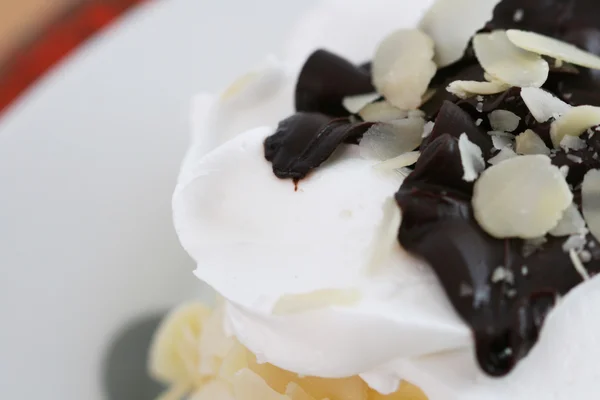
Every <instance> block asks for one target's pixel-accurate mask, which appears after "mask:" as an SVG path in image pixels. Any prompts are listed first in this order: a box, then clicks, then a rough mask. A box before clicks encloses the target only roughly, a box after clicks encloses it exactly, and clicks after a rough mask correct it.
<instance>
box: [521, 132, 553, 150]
mask: <svg viewBox="0 0 600 400" xmlns="http://www.w3.org/2000/svg"><path fill="white" fill-rule="evenodd" d="M515 150H516V151H517V153H518V154H522V155H533V154H543V155H546V156H547V155H549V154H550V149H549V148H548V146H546V143H544V141H543V140H542V138H541V137H539V136H538V134H537V133H535V132H534V131H532V130H531V129H527V130H526V131H525V132H523V133H521V134H520V135H519V136H517V139H516V148H515Z"/></svg>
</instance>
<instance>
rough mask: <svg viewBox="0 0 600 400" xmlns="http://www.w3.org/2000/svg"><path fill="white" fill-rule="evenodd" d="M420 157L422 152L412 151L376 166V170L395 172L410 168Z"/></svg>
mask: <svg viewBox="0 0 600 400" xmlns="http://www.w3.org/2000/svg"><path fill="white" fill-rule="evenodd" d="M419 156H421V152H419V151H410V152H408V153H404V154H402V155H400V156H398V157H395V158H391V159H389V160H386V161H383V162H381V163H379V164H377V165H375V167H374V168H375V169H378V170H386V171H390V170H394V169H400V168H404V167H409V166H411V165H413V164H414V163H416V162H417V160H418V159H419Z"/></svg>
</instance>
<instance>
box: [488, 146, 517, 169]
mask: <svg viewBox="0 0 600 400" xmlns="http://www.w3.org/2000/svg"><path fill="white" fill-rule="evenodd" d="M515 157H518V155H517V153H515V152H514V151H513V149H511V148H510V147H505V148H503V149H502V150H500V152H499V153H498V154H496V155H495V156H494V157H492V158H490V159H489V160H488V163H489V164H490V165H498V164H500V163H501V162H503V161H506V160H510V159H511V158H515Z"/></svg>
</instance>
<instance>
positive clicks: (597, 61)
mask: <svg viewBox="0 0 600 400" xmlns="http://www.w3.org/2000/svg"><path fill="white" fill-rule="evenodd" d="M506 35H507V36H508V39H509V40H510V41H511V42H512V43H513V44H514V45H515V46H518V47H520V48H521V49H524V50H527V51H531V52H533V53H536V54H541V55H543V56H548V57H552V58H555V59H557V60H560V61H566V62H568V63H571V64H575V65H579V66H582V67H586V68H592V69H600V57H598V56H596V55H594V54H592V53H589V52H587V51H585V50H582V49H580V48H578V47H576V46H573V45H572V44H569V43H566V42H563V41H562V40H558V39H555V38H551V37H548V36H544V35H540V34H539V33H535V32H528V31H520V30H517V29H509V30H508V31H506Z"/></svg>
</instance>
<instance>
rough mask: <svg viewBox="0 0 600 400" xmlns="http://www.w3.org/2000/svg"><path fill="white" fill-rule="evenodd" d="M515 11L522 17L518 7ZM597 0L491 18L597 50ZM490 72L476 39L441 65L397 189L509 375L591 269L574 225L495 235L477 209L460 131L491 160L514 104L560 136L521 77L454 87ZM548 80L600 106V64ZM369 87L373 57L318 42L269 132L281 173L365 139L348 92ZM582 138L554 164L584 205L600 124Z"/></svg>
mask: <svg viewBox="0 0 600 400" xmlns="http://www.w3.org/2000/svg"><path fill="white" fill-rule="evenodd" d="M519 10H520V11H519ZM518 11H519V13H521V12H522V18H515V15H516V14H517V12H518ZM599 11H600V2H598V0H527V1H526V0H504V1H502V2H501V3H500V4H499V5H498V6H497V7H496V9H495V11H494V15H493V18H492V20H491V21H490V22H488V23H487V24H486V26H485V27H484V28H483V30H485V31H491V30H494V29H510V28H518V29H523V30H529V31H534V32H538V33H542V34H545V35H548V36H552V37H555V38H558V39H561V40H564V41H566V42H570V43H573V44H575V45H577V46H579V47H581V48H583V49H585V50H588V51H590V52H592V53H595V54H598V55H600V19H599V18H598V12H599ZM551 65H552V62H551ZM483 78H484V77H483V70H482V68H481V67H480V66H479V64H478V63H477V60H476V59H475V57H474V55H473V51H472V48H471V47H470V46H469V47H467V49H466V50H465V53H464V55H463V58H462V59H461V60H459V61H457V62H456V63H454V64H452V65H450V66H448V67H445V68H442V69H440V70H439V71H438V72H437V74H436V76H435V77H434V79H433V80H432V82H431V87H434V88H438V90H437V92H436V94H435V95H434V96H433V98H432V99H431V100H430V101H428V102H427V103H426V104H425V105H424V106H423V107H422V110H423V111H424V112H425V113H426V115H427V116H428V117H429V118H430V119H432V120H435V125H434V129H433V131H432V132H431V134H430V136H429V137H428V138H426V139H425V140H424V142H423V143H422V145H421V147H420V151H421V156H420V158H419V160H418V162H417V163H416V165H415V166H414V170H413V172H412V173H411V174H410V175H409V176H408V177H407V178H406V180H405V181H404V183H403V184H402V186H401V187H400V189H399V191H398V192H397V193H396V201H397V203H398V205H399V207H400V208H401V209H402V214H403V218H402V224H401V226H400V228H399V232H398V240H399V242H400V243H401V244H402V246H403V247H404V248H405V249H407V250H408V251H409V252H411V253H412V254H414V255H415V256H417V257H420V258H422V259H424V260H425V261H427V262H428V263H429V265H431V267H432V268H433V270H434V271H435V272H436V275H437V276H438V278H439V280H440V282H441V284H442V286H443V288H444V290H445V292H446V294H447V295H448V298H449V299H450V301H451V302H452V304H453V306H454V308H455V309H456V310H457V312H458V313H459V315H460V316H461V317H462V318H463V319H464V320H465V321H466V322H467V323H468V324H469V325H470V327H471V328H472V331H473V336H474V339H475V348H476V355H477V360H478V362H479V364H480V366H481V368H482V369H483V370H484V371H485V372H487V373H488V374H490V375H492V376H502V375H505V374H507V373H509V372H510V371H511V370H512V368H514V366H515V365H516V363H517V362H518V361H519V360H520V359H522V358H523V357H525V356H526V355H527V354H528V352H529V351H530V350H531V348H532V347H533V346H534V344H535V342H536V341H537V339H538V336H539V333H540V330H541V328H542V326H543V323H544V320H545V318H546V316H547V315H548V313H549V312H550V310H551V309H552V308H553V307H554V305H555V303H556V301H557V298H559V297H560V296H563V295H565V294H566V293H568V292H569V291H570V290H571V289H572V288H573V287H575V286H576V285H578V284H580V283H581V282H582V280H583V278H582V276H581V275H580V273H579V272H578V271H577V270H576V269H575V268H574V266H573V264H572V261H571V259H570V255H569V252H568V251H565V249H564V244H565V241H566V240H567V239H568V238H567V237H552V236H549V235H548V236H547V237H546V238H544V239H543V240H544V241H542V242H538V243H533V242H532V241H525V240H522V239H511V238H509V239H503V240H501V239H495V238H493V237H491V236H490V235H488V234H487V233H486V232H485V231H484V230H483V229H482V228H481V227H480V226H479V225H478V224H477V222H476V220H475V219H474V217H473V209H472V206H471V198H472V195H473V183H472V182H466V181H464V180H463V178H462V177H463V175H464V171H463V166H462V162H461V154H460V150H459V147H458V139H459V137H460V136H461V135H462V134H463V133H464V134H466V135H467V137H468V138H469V140H470V141H471V142H473V143H475V144H477V145H478V146H479V147H480V148H481V149H482V152H483V155H484V158H485V160H486V161H487V160H489V159H490V158H491V157H493V156H494V155H495V154H497V152H498V150H496V149H495V148H494V147H493V144H492V141H491V137H490V135H489V134H488V133H487V132H488V131H490V130H491V126H490V122H489V119H488V116H487V114H488V113H489V112H491V111H493V110H496V109H503V110H509V111H511V112H513V113H515V114H517V115H518V116H519V117H520V118H521V122H520V125H519V127H518V129H517V130H515V134H517V133H520V132H523V131H524V130H525V129H532V130H533V131H535V132H536V133H537V134H538V135H539V136H540V137H541V138H542V139H543V140H544V141H545V142H546V144H547V145H548V147H550V148H552V142H551V140H550V134H549V131H550V124H551V122H552V120H551V121H548V122H545V123H538V122H537V121H536V120H535V119H534V118H533V116H532V115H531V114H530V113H529V110H528V108H527V106H526V105H525V104H524V102H523V100H522V98H521V96H520V89H519V88H511V89H509V90H507V91H505V92H503V93H499V94H496V95H491V96H484V97H481V96H477V97H474V98H470V99H466V100H462V99H459V98H457V97H456V96H454V95H452V94H450V93H448V92H447V91H446V90H445V88H446V86H447V85H448V84H449V83H450V82H452V81H455V80H477V81H481V80H483ZM544 89H546V90H548V91H550V92H551V93H553V94H554V95H555V96H557V97H559V98H562V99H563V100H564V101H566V102H568V103H570V104H573V105H583V104H591V105H599V106H600V72H599V71H590V70H588V69H586V68H581V67H575V66H572V65H569V64H564V65H562V66H554V65H552V67H551V71H550V75H549V79H548V81H547V82H546V83H545V84H544ZM371 91H373V88H372V86H371V83H370V77H369V68H368V64H365V65H364V66H362V67H356V66H354V65H352V64H351V63H349V62H347V61H345V60H343V59H341V58H339V57H337V56H334V55H332V54H331V53H327V52H324V51H318V52H316V53H314V54H313V55H312V56H311V57H310V58H309V60H308V61H307V63H306V65H305V67H304V69H303V71H302V73H301V75H300V78H299V82H298V87H297V91H296V104H297V109H298V111H299V113H298V114H296V115H294V116H292V117H290V118H288V119H286V120H284V121H283V122H282V123H281V124H280V125H279V128H278V130H277V132H276V133H275V135H273V136H271V137H270V138H268V139H267V140H266V141H265V156H266V158H267V159H268V160H269V161H271V162H272V163H273V171H274V173H275V175H277V176H278V177H280V178H292V179H302V178H304V177H305V176H306V175H307V174H308V173H309V172H310V171H311V170H312V169H314V168H316V167H318V166H319V165H321V163H323V162H324V161H325V160H326V159H327V158H328V157H329V156H330V155H331V154H332V153H333V151H335V149H336V148H337V147H338V146H339V145H340V144H341V143H344V142H345V143H352V142H358V140H360V137H361V136H362V135H363V134H364V132H365V131H366V130H367V129H368V127H369V126H370V124H365V123H360V122H351V121H354V119H356V118H357V117H350V118H347V117H348V112H347V111H346V110H344V108H343V106H342V104H341V103H342V99H343V97H345V96H348V95H353V94H361V93H368V92H371ZM333 117H344V118H341V119H332V118H333ZM581 139H582V140H584V141H585V143H586V147H585V148H584V149H582V150H571V151H569V152H567V151H565V150H564V149H558V150H552V152H551V154H550V158H551V159H552V163H553V164H555V165H557V166H559V167H563V166H566V167H568V168H569V170H568V174H567V182H568V183H569V184H570V185H571V187H572V190H573V193H574V196H575V204H576V205H577V206H578V207H579V208H580V209H581V193H580V185H581V182H582V180H583V176H584V175H585V173H586V172H587V171H589V170H590V169H592V168H600V160H599V159H600V156H599V153H600V127H596V128H594V129H590V130H588V132H587V133H585V134H583V135H582V136H581ZM585 239H586V243H585V245H584V247H583V249H578V250H583V251H585V252H586V254H587V255H588V256H589V257H587V258H589V260H588V259H586V260H584V263H585V264H584V266H585V268H586V270H587V272H588V274H589V275H590V276H593V275H595V274H597V273H599V272H600V243H599V242H598V241H597V240H596V239H595V238H594V237H593V236H592V235H589V234H588V235H587V236H586V238H585ZM498 277H500V278H502V279H496V278H498Z"/></svg>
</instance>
